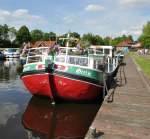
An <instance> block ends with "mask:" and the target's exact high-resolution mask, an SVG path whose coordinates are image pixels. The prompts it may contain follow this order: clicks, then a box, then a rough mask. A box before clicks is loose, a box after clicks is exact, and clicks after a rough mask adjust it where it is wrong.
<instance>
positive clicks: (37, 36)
mask: <svg viewBox="0 0 150 139" xmlns="http://www.w3.org/2000/svg"><path fill="white" fill-rule="evenodd" d="M31 38H32V41H34V42H35V41H40V40H42V39H43V32H42V31H41V30H39V29H34V30H32V31H31Z"/></svg>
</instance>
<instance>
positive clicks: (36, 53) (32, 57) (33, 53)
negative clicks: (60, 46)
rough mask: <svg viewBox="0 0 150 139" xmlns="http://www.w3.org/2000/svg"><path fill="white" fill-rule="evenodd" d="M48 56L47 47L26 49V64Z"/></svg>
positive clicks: (39, 60)
mask: <svg viewBox="0 0 150 139" xmlns="http://www.w3.org/2000/svg"><path fill="white" fill-rule="evenodd" d="M47 56H48V47H39V48H30V49H28V54H27V60H26V64H29V63H36V62H42V61H44V59H45V58H46V57H47Z"/></svg>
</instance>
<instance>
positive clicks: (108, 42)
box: [103, 37, 112, 45]
mask: <svg viewBox="0 0 150 139" xmlns="http://www.w3.org/2000/svg"><path fill="white" fill-rule="evenodd" d="M103 41H104V45H111V41H112V39H111V38H110V37H105V38H104V39H103Z"/></svg>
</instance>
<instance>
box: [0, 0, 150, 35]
mask: <svg viewBox="0 0 150 139" xmlns="http://www.w3.org/2000/svg"><path fill="white" fill-rule="evenodd" d="M147 21H150V0H42V1H41V0H0V24H8V25H9V26H14V27H16V28H17V29H19V28H20V27H21V26H22V25H27V27H28V28H29V29H30V30H33V29H37V28H38V29H41V30H42V31H44V32H50V31H53V32H55V33H57V34H63V33H66V32H68V31H69V30H70V31H72V32H78V33H80V34H81V35H82V34H84V33H88V32H91V33H93V34H98V35H101V36H103V37H106V36H110V37H117V36H120V35H123V34H126V35H129V34H130V35H133V36H134V38H137V37H138V36H139V35H140V34H141V33H142V28H143V25H145V24H146V23H147Z"/></svg>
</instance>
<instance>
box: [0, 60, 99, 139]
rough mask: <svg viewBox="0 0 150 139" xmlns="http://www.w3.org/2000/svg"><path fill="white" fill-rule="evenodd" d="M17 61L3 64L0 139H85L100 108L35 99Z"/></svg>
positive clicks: (0, 94)
mask: <svg viewBox="0 0 150 139" xmlns="http://www.w3.org/2000/svg"><path fill="white" fill-rule="evenodd" d="M21 69H22V68H21V66H20V65H19V60H18V59H9V60H6V61H0V139H55V138H59V139H70V138H71V139H83V138H84V136H85V134H86V132H87V130H88V128H89V126H90V125H91V122H92V121H93V119H94V117H95V115H96V113H97V111H98V109H99V107H100V104H74V103H61V104H56V105H55V106H54V105H51V103H50V101H49V99H47V98H39V97H33V96H31V95H30V94H29V92H28V91H27V90H26V88H25V87H24V85H23V84H22V82H21V80H20V76H19V74H20V72H21Z"/></svg>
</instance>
